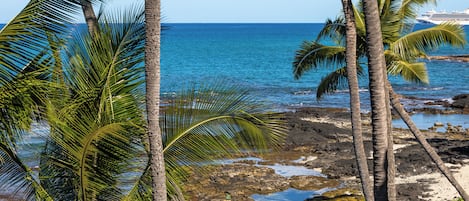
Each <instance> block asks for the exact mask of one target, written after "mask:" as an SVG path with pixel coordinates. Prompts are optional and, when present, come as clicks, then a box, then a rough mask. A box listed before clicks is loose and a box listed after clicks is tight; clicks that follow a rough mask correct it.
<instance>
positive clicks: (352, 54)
mask: <svg viewBox="0 0 469 201" xmlns="http://www.w3.org/2000/svg"><path fill="white" fill-rule="evenodd" d="M352 6H353V4H352V1H351V0H342V7H343V10H344V15H345V20H346V45H347V46H346V48H347V50H346V53H347V56H346V62H347V78H348V79H347V80H348V85H349V91H350V111H351V120H352V135H353V145H354V149H355V157H356V158H357V166H358V172H359V173H360V179H361V183H362V190H363V195H364V196H365V199H366V200H373V188H372V184H371V180H370V174H369V172H368V163H367V159H366V153H365V148H364V145H363V136H362V123H361V116H360V94H359V88H358V77H357V52H356V49H357V29H356V27H355V16H354V14H353V10H352V9H353V8H352Z"/></svg>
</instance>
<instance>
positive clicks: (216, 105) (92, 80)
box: [0, 6, 285, 201]
mask: <svg viewBox="0 0 469 201" xmlns="http://www.w3.org/2000/svg"><path fill="white" fill-rule="evenodd" d="M99 16H101V17H100V28H99V31H98V33H97V34H94V35H93V36H90V34H89V33H88V32H87V31H85V29H83V27H76V29H78V31H77V33H76V34H73V35H72V36H70V37H68V38H67V41H65V40H64V38H62V37H61V36H60V35H58V34H56V33H49V34H48V35H47V36H48V37H46V38H45V40H46V42H45V44H47V46H48V49H47V51H46V52H47V54H46V53H44V54H41V55H48V56H44V57H40V59H38V58H37V57H31V58H30V59H29V62H25V63H27V64H30V67H28V68H23V69H29V70H27V71H25V70H21V68H18V72H17V73H18V76H12V78H11V79H5V80H4V83H5V84H3V85H1V86H0V87H2V89H5V90H6V89H8V90H11V91H12V92H11V93H2V94H1V95H0V104H4V105H6V106H5V107H4V105H1V106H2V107H1V108H0V111H1V112H2V113H1V114H2V115H3V116H2V117H4V116H5V115H10V117H7V118H4V119H3V120H2V122H0V131H1V132H2V133H1V134H2V135H1V136H0V137H1V138H0V139H1V141H0V142H1V143H0V173H1V174H0V195H2V196H3V195H5V194H6V196H8V197H11V198H14V199H21V200H83V201H84V200H148V199H149V198H150V197H151V183H150V177H149V167H150V166H149V163H148V154H149V150H148V141H147V140H146V139H147V137H146V136H145V135H146V129H147V128H146V124H145V116H144V114H145V113H144V109H143V108H144V105H143V102H144V98H143V97H144V96H143V91H142V89H143V88H144V87H143V84H144V79H142V77H143V71H144V62H143V61H144V44H145V29H144V23H143V22H144V14H143V7H142V6H136V7H134V8H130V9H128V10H127V11H126V12H125V13H122V14H120V15H119V14H118V15H105V14H100V15H99ZM80 30H81V31H80ZM44 47H46V46H44ZM0 51H3V49H0ZM12 58H13V57H12ZM24 60H25V61H27V60H26V59H24ZM33 64H34V65H33ZM26 66H29V65H26ZM39 67H40V68H39ZM23 71H25V72H28V73H24V74H25V75H24V76H19V75H21V74H20V72H23ZM0 75H2V76H4V75H5V74H3V73H0ZM19 86H25V87H22V88H18V87H19ZM33 86H34V87H36V88H34V87H33ZM37 86H42V87H41V88H42V89H43V90H41V91H37ZM23 88H24V89H25V90H26V89H27V90H30V91H34V93H32V92H31V94H38V95H37V97H40V98H41V104H42V105H41V107H40V109H38V110H37V112H38V113H39V112H40V113H41V116H43V118H42V119H39V121H41V122H42V123H44V124H46V125H47V127H48V128H49V129H48V130H49V134H48V135H47V136H44V137H45V143H44V144H42V145H39V148H40V149H41V153H37V155H39V156H40V157H38V158H37V160H39V166H38V167H36V168H32V167H30V166H31V165H30V164H29V163H26V161H24V157H21V155H20V154H18V151H17V148H16V146H15V145H14V144H15V142H17V141H19V142H21V140H20V139H19V138H20V136H18V135H8V131H10V130H12V129H10V127H14V130H15V131H17V132H13V133H23V132H24V131H25V130H26V129H28V128H29V127H30V124H31V122H33V119H32V118H31V116H32V115H33V114H34V113H35V112H34V111H31V109H28V108H30V107H29V106H30V105H33V104H32V102H33V101H34V100H32V99H33V98H34V96H33V95H31V96H26V97H31V98H29V99H27V100H26V101H29V102H31V104H23V103H22V102H20V101H21V100H22V99H20V100H16V99H18V98H21V97H22V96H24V93H22V92H21V91H18V90H21V89H23ZM15 90H16V91H15ZM18 94H20V95H22V96H19V95H18ZM14 95H16V96H14ZM7 104H10V105H12V106H9V105H7ZM13 106H15V107H13ZM38 107H39V106H38ZM15 108H18V110H16V109H15ZM23 108H26V109H23ZM163 111H164V112H163V115H162V117H161V121H160V124H161V128H162V138H163V146H164V150H163V152H164V156H165V166H166V172H167V184H168V196H169V197H171V198H172V199H173V200H183V199H184V196H183V195H182V193H181V192H182V190H181V184H182V183H183V181H184V180H185V179H187V177H188V175H189V173H190V171H192V170H203V165H204V164H207V163H210V162H211V161H212V160H215V159H221V158H225V157H230V156H235V155H236V154H240V153H245V152H249V151H256V152H262V151H270V150H273V149H275V148H278V147H280V145H281V144H282V142H283V139H284V137H285V128H284V126H283V123H284V121H283V119H282V116H281V115H279V114H277V113H269V112H266V111H267V110H266V108H265V107H264V106H263V105H260V104H258V103H257V102H255V101H254V99H253V97H251V96H249V95H248V94H247V92H246V91H244V90H242V89H241V88H240V87H236V86H233V87H230V86H226V85H221V84H220V83H215V84H214V85H203V86H197V87H196V88H194V89H190V90H187V91H183V92H182V93H176V95H175V96H174V97H170V98H168V101H167V102H166V104H165V105H164V107H163ZM15 115H16V116H15ZM17 116H18V117H17ZM2 117H0V118H2ZM19 117H22V118H23V119H25V120H22V121H16V119H19ZM26 117H28V118H26ZM0 120H1V119H0ZM7 120H11V121H7ZM4 122H6V123H4ZM7 123H8V124H7ZM17 124H20V125H17ZM21 125H23V126H21ZM31 146H35V147H36V146H38V145H31Z"/></svg>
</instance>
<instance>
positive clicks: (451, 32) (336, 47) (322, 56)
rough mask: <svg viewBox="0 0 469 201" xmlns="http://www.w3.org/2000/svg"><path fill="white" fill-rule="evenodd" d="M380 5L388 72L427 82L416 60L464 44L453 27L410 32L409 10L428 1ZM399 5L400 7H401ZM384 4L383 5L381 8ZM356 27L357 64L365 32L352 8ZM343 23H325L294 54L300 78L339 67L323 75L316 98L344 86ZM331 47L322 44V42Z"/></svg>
mask: <svg viewBox="0 0 469 201" xmlns="http://www.w3.org/2000/svg"><path fill="white" fill-rule="evenodd" d="M382 2H383V3H380V8H382V9H383V10H382V11H381V10H380V13H381V15H382V16H381V24H382V27H383V34H382V35H383V44H384V46H385V47H386V50H385V55H386V64H387V70H388V73H389V74H391V75H399V76H402V77H403V78H404V79H405V80H408V81H412V82H420V83H428V75H427V72H426V68H425V63H424V62H420V61H419V59H421V58H422V57H425V56H426V55H425V52H426V51H428V50H433V49H435V48H438V47H439V46H441V45H443V44H448V45H452V46H460V47H461V46H463V45H464V44H465V38H464V30H463V29H462V27H460V26H458V25H454V24H442V25H437V26H434V27H430V28H426V29H421V30H418V31H413V32H412V31H411V29H410V28H409V26H408V23H407V22H408V21H409V19H408V18H410V17H409V15H410V16H413V15H411V14H413V13H412V11H414V10H415V8H416V7H417V6H419V5H422V4H424V3H427V2H429V0H428V1H422V2H420V1H415V0H408V1H405V3H402V1H397V0H386V1H382ZM401 3H402V4H401ZM381 4H383V5H381ZM354 13H355V22H356V28H357V61H360V60H362V59H363V58H366V36H365V33H366V29H365V24H364V16H363V12H362V11H361V10H360V9H357V8H355V7H354ZM344 37H345V21H344V18H343V17H341V16H339V17H338V18H337V19H335V20H327V21H326V23H325V26H324V28H323V29H322V30H321V32H320V33H319V35H318V37H317V39H316V40H315V41H312V42H309V41H305V42H303V44H302V46H301V49H299V50H298V51H297V53H296V56H295V60H294V62H293V74H294V77H295V78H296V79H299V78H300V77H301V76H302V75H303V74H304V73H305V72H307V71H309V70H311V69H316V68H320V67H324V66H327V67H329V66H331V67H338V68H337V69H336V70H334V71H332V72H331V73H330V74H328V75H326V76H325V77H324V78H323V79H322V80H321V82H320V84H319V85H318V87H317V88H318V89H317V94H316V97H317V98H318V99H321V98H322V96H323V95H325V94H327V93H331V92H334V91H335V90H337V89H338V88H341V87H343V86H344V85H345V83H346V82H345V79H346V72H347V71H346V70H345V67H343V66H344V65H343V64H345V55H346V54H345V47H344V46H343V44H344V42H343V39H344ZM323 42H324V43H326V44H331V42H333V44H332V45H323V44H322V43H323ZM357 71H358V74H359V75H360V76H362V75H363V64H362V63H360V62H359V63H358V66H357Z"/></svg>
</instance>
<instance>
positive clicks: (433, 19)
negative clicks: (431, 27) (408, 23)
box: [417, 8, 469, 25]
mask: <svg viewBox="0 0 469 201" xmlns="http://www.w3.org/2000/svg"><path fill="white" fill-rule="evenodd" d="M417 21H418V22H420V23H424V24H441V23H444V22H452V23H456V24H460V25H469V8H468V9H466V10H464V11H462V12H456V11H454V12H444V11H443V12H436V11H434V10H432V11H427V12H426V13H424V14H422V16H420V17H418V18H417Z"/></svg>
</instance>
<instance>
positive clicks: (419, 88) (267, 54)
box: [161, 24, 469, 111]
mask: <svg viewBox="0 0 469 201" xmlns="http://www.w3.org/2000/svg"><path fill="white" fill-rule="evenodd" d="M428 26H429V25H420V24H417V25H416V27H415V28H416V29H421V28H425V27H428ZM166 27H167V29H166V30H164V31H163V36H162V57H161V62H162V66H161V73H162V78H161V82H162V92H163V93H173V92H176V91H177V90H178V89H179V88H180V87H181V86H182V85H187V83H188V82H189V83H192V82H193V83H204V82H207V81H212V80H220V79H222V80H226V81H227V82H232V83H236V84H241V85H243V86H244V87H246V88H248V89H249V91H250V92H251V94H252V95H253V96H255V97H257V98H258V100H259V101H261V102H264V103H267V104H271V105H272V107H273V109H279V110H283V109H286V108H291V107H297V106H303V107H304V106H313V107H348V105H349V99H348V91H347V90H346V89H343V90H339V91H338V92H337V93H334V94H330V95H327V96H325V97H324V98H323V99H321V100H317V99H316V86H317V85H318V83H319V82H320V80H321V78H323V77H324V76H326V75H327V73H328V72H331V70H332V67H327V66H324V67H323V68H319V69H317V70H312V71H310V72H309V73H307V74H305V75H304V76H303V77H302V78H301V79H300V80H295V79H294V78H293V74H292V62H293V58H294V55H295V51H296V50H297V49H299V47H300V45H301V43H302V42H303V41H305V40H315V39H316V36H317V34H318V32H319V31H320V30H321V28H322V27H323V24H166ZM465 29H466V33H469V32H468V31H469V27H465ZM456 54H458V55H459V54H469V49H467V48H452V47H442V48H440V49H438V50H434V51H432V52H429V55H456ZM425 62H426V63H427V68H428V73H429V77H430V84H429V85H424V84H415V83H409V82H406V81H404V80H402V79H401V78H399V77H390V80H391V82H392V84H393V86H394V88H395V91H396V92H398V93H400V94H402V95H404V96H405V97H413V98H412V99H413V101H409V100H406V99H404V100H403V101H404V102H406V101H407V102H408V104H407V105H408V106H413V107H418V106H419V105H420V103H421V104H423V103H424V102H425V101H426V100H439V99H451V97H453V96H455V95H458V94H462V93H469V86H468V85H467V83H469V63H462V62H451V61H425ZM360 82H361V83H360V88H361V89H362V90H361V91H362V93H361V96H362V105H363V108H362V110H364V111H367V110H369V109H368V108H369V98H368V96H369V95H368V91H367V85H368V84H367V80H366V78H364V79H361V80H360ZM163 95H164V94H163ZM415 98H417V99H419V101H417V102H416V101H415Z"/></svg>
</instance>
